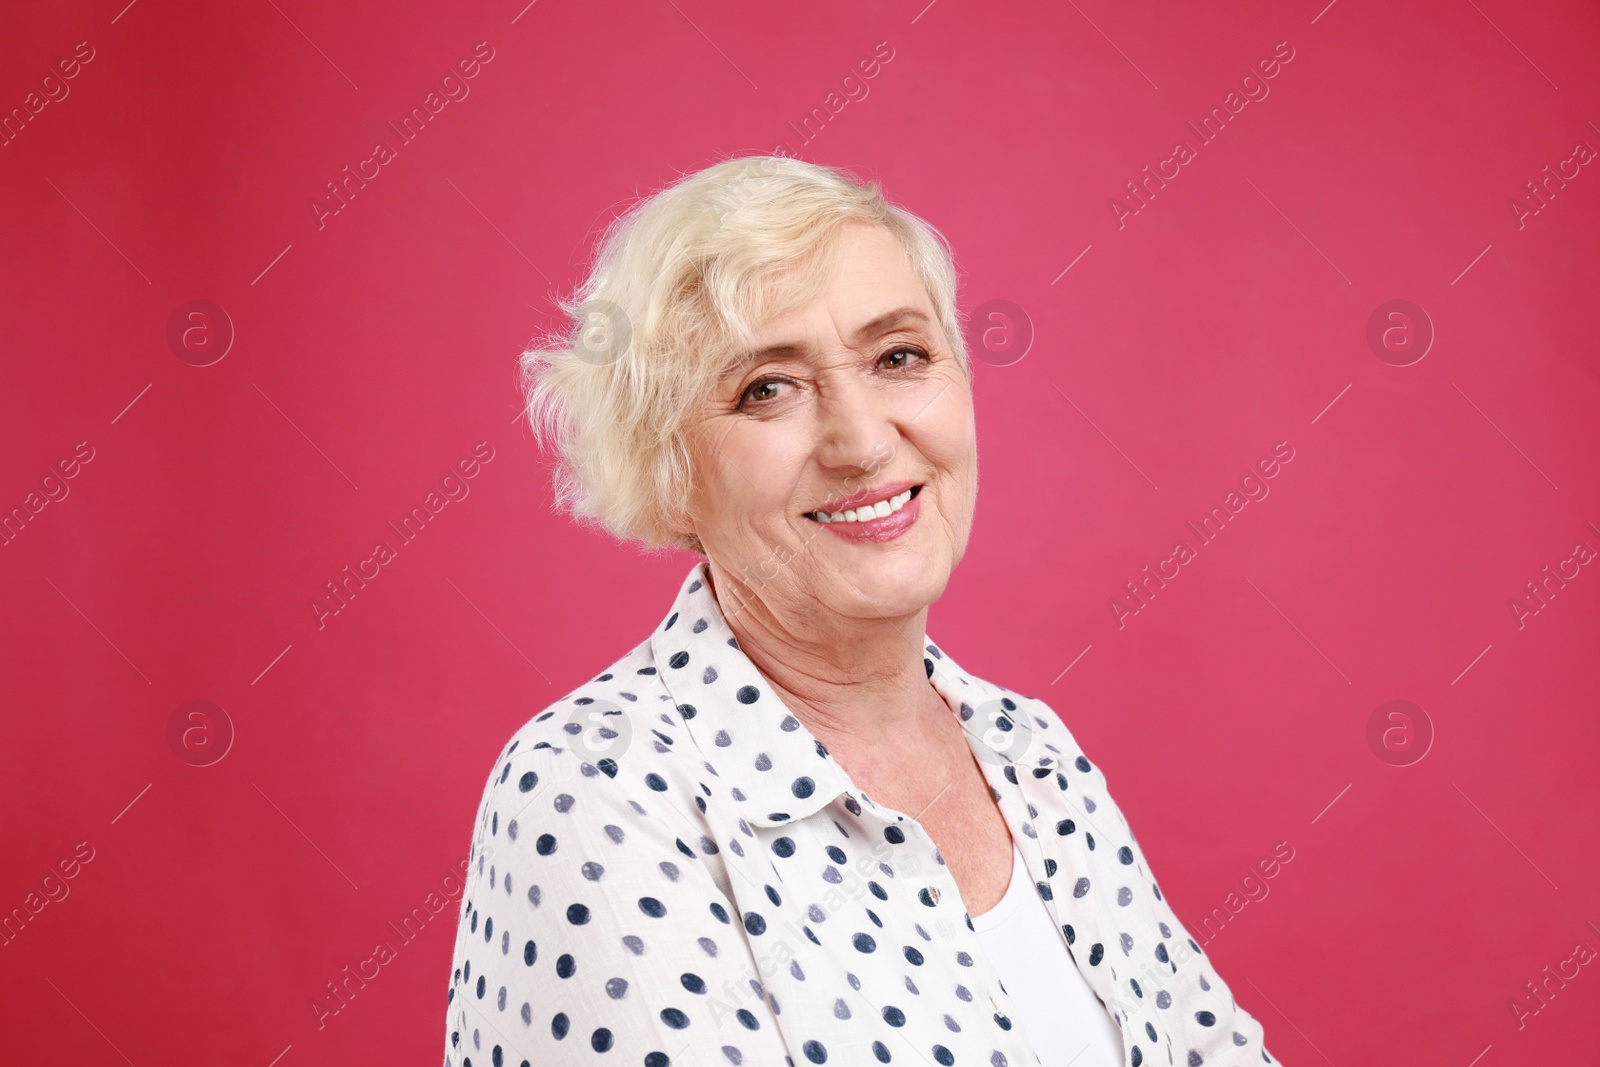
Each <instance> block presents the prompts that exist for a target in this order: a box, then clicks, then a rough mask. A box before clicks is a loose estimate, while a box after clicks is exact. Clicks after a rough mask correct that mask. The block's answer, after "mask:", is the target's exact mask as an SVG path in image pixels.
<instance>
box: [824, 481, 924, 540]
mask: <svg viewBox="0 0 1600 1067" xmlns="http://www.w3.org/2000/svg"><path fill="white" fill-rule="evenodd" d="M921 514H922V486H920V485H913V486H912V487H911V488H909V489H903V490H901V491H900V492H898V493H895V494H894V495H892V496H888V497H884V498H882V499H879V500H871V501H866V502H864V503H862V504H861V505H860V506H859V507H855V508H847V509H845V510H844V511H836V512H832V513H824V512H821V511H812V512H808V513H807V514H806V518H808V519H810V520H811V521H812V522H814V523H817V524H818V525H819V526H821V527H822V528H823V529H825V530H827V531H828V532H829V533H830V534H833V535H834V536H835V537H838V538H839V539H841V540H844V541H849V542H851V543H852V544H858V545H870V544H882V543H883V542H885V541H893V540H894V539H895V538H897V537H899V536H900V535H901V534H903V533H905V532H906V531H907V530H909V529H911V528H912V527H913V526H915V525H916V523H917V517H918V516H920V515H921Z"/></svg>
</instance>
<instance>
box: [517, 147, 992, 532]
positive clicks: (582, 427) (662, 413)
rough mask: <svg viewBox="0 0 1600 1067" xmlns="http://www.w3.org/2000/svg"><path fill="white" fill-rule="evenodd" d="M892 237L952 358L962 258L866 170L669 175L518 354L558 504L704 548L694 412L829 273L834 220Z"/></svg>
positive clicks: (749, 162) (957, 342) (608, 234)
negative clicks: (560, 324)
mask: <svg viewBox="0 0 1600 1067" xmlns="http://www.w3.org/2000/svg"><path fill="white" fill-rule="evenodd" d="M849 222H863V223H871V224H877V225H881V226H883V227H885V228H887V229H888V231H889V232H890V233H891V234H892V235H893V236H894V237H895V238H897V239H898V241H899V242H900V245H901V247H902V248H903V249H904V250H905V253H906V256H907V259H908V261H909V263H910V266H911V268H912V270H913V271H914V272H915V273H916V274H917V276H918V277H919V278H920V279H921V281H922V284H923V285H924V287H925V288H926V289H927V292H928V297H929V300H930V302H931V303H932V304H933V307H934V311H935V313H936V315H937V317H938V320H939V323H940V325H941V326H942V327H943V329H944V332H945V335H946V338H947V340H948V342H949V344H950V347H951V348H952V350H953V351H954V354H955V355H956V357H957V359H958V361H959V363H960V365H961V368H962V370H963V371H964V372H966V373H968V374H970V373H971V370H970V364H969V362H968V356H967V349H966V345H965V343H964V341H963V338H962V323H961V319H960V313H959V311H958V310H957V307H956V267H955V260H954V257H953V255H952V254H951V251H950V247H949V243H948V242H947V241H946V240H945V238H944V236H943V235H942V234H941V233H940V232H939V231H938V230H937V229H935V228H934V227H933V226H931V225H930V224H928V223H927V222H925V221H923V220H922V219H920V218H918V217H917V216H916V215H913V214H911V213H910V212H909V211H906V210H904V209H903V208H900V207H897V206H895V205H893V204H890V203H889V202H888V201H887V200H886V199H885V198H884V196H883V193H882V190H881V188H880V187H879V185H878V182H877V181H876V180H873V181H870V182H862V181H859V180H858V179H856V178H855V177H854V176H853V175H850V174H848V173H847V172H845V171H842V170H838V169H835V168H832V167H825V166H821V165H818V164H815V163H807V162H805V161H803V160H798V159H793V158H790V157H788V156H777V155H770V156H744V157H739V158H734V159H728V160H725V161H723V162H720V163H716V164H713V165H711V166H709V167H706V168H704V169H703V170H699V171H696V172H694V173H692V174H688V175H686V176H684V177H682V178H680V179H678V180H677V181H676V182H674V183H673V184H671V185H669V186H667V187H666V188H664V189H662V190H660V191H659V192H657V193H655V194H654V195H652V196H650V197H648V198H646V199H644V200H641V201H639V202H638V203H636V204H635V205H633V206H632V207H631V208H630V209H629V210H627V211H626V212H624V213H623V214H622V215H621V216H619V217H618V218H616V219H615V220H613V222H612V223H611V225H610V226H609V227H607V229H606V231H605V233H604V234H603V235H602V237H601V240H600V241H599V242H598V247H597V251H596V255H595V258H594V264H593V266H592V268H591V270H590V272H589V274H588V277H587V278H586V279H585V280H584V281H583V282H582V283H581V284H580V285H579V286H578V287H577V290H576V291H575V292H574V293H573V294H572V295H571V296H569V297H565V298H558V299H557V301H556V302H557V304H558V306H559V307H560V309H561V311H562V312H563V314H564V316H565V318H566V319H567V320H569V328H568V329H567V331H566V332H565V333H560V334H554V335H550V336H547V337H545V338H544V339H543V340H542V341H541V342H539V343H536V344H535V345H534V346H532V347H530V348H529V349H527V350H526V351H525V352H523V353H522V355H521V357H520V367H521V383H522V386H523V390H524V396H525V404H526V414H527V416H528V420H529V424H530V426H531V427H532V429H533V432H534V435H535V437H536V439H537V440H538V442H539V445H540V447H541V448H543V449H545V451H546V452H550V451H553V452H554V454H555V457H556V463H555V469H554V472H553V478H552V482H553V487H554V493H555V509H556V510H557V511H565V512H567V513H569V514H570V515H571V516H572V517H573V519H574V520H575V521H578V522H579V523H586V524H591V525H595V526H598V527H600V528H601V529H603V530H605V531H606V532H608V533H610V534H612V535H613V536H615V537H617V538H619V539H620V540H623V541H631V542H636V543H638V544H639V545H640V546H641V547H642V548H643V549H644V550H645V551H647V552H656V551H669V550H671V549H674V548H681V549H686V550H688V551H690V552H694V553H696V554H698V555H701V556H704V555H705V548H704V546H703V545H702V544H701V543H700V539H699V538H698V537H696V536H695V535H694V534H693V533H681V532H679V531H678V530H676V529H674V528H673V527H674V520H681V519H682V518H684V517H686V516H687V502H688V501H689V500H690V499H691V487H692V486H693V485H694V478H695V471H694V469H693V464H692V462H691V457H692V446H693V439H694V431H695V416H696V414H698V413H699V412H700V411H701V409H702V406H703V405H704V404H705V403H706V401H707V400H708V399H709V398H710V396H711V395H712V393H713V390H714V389H715V387H716V384H717V382H718V380H719V379H720V377H721V375H722V374H723V372H724V371H725V370H727V369H728V368H729V367H730V366H732V365H733V364H734V363H735V362H736V361H737V360H738V359H739V358H740V357H741V356H742V355H743V354H744V353H745V352H748V351H750V350H751V349H753V348H754V347H755V344H756V334H757V331H758V330H759V329H760V328H761V327H762V326H763V325H764V324H765V323H766V322H767V321H768V320H769V319H770V318H772V317H774V316H776V315H778V314H781V313H783V312H784V311H787V310H789V309H791V308H793V307H797V306H800V305H801V304H803V303H805V302H806V301H807V300H809V299H810V298H811V297H813V296H814V295H815V294H816V293H817V292H819V291H820V290H821V288H822V286H823V284H824V283H825V282H826V280H827V268H828V265H829V263H830V262H831V258H832V257H831V255H830V253H831V251H832V250H833V248H834V246H835V243H836V241H837V238H838V235H839V232H840V230H841V228H842V227H843V226H844V224H846V223H849Z"/></svg>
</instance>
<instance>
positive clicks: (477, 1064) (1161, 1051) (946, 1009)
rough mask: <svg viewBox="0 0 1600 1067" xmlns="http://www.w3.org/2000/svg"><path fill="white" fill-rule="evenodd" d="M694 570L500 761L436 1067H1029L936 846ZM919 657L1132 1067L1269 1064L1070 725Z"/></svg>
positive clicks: (1026, 1046) (927, 652) (1012, 1010)
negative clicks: (868, 781)
mask: <svg viewBox="0 0 1600 1067" xmlns="http://www.w3.org/2000/svg"><path fill="white" fill-rule="evenodd" d="M705 566H706V565H705V563H704V562H699V563H697V564H696V565H695V567H694V568H693V569H692V570H691V571H690V573H689V575H688V577H687V578H685V580H684V583H683V585H682V588H681V589H680V591H679V593H678V597H677V600H676V602H675V603H674V604H673V607H672V610H671V612H670V613H669V614H668V615H667V616H666V618H665V619H664V620H663V621H662V623H661V624H660V625H659V626H658V627H657V628H656V630H655V632H654V633H652V634H651V636H650V637H649V639H648V640H646V641H644V642H643V643H641V644H640V645H638V646H637V647H636V648H634V649H633V650H632V651H631V652H629V653H628V654H627V655H625V656H624V657H623V658H622V659H620V660H618V661H617V662H616V663H615V664H614V665H613V666H612V667H611V668H610V669H609V670H607V671H605V672H604V673H603V674H601V675H600V676H599V677H597V678H595V679H594V680H593V681H590V682H587V683H585V684H584V685H582V686H580V687H579V688H578V689H577V690H575V691H574V692H572V693H570V694H568V695H567V696H566V697H564V698H562V699H561V700H559V701H557V702H556V703H554V704H552V705H551V706H550V707H548V708H546V709H545V710H543V711H541V712H540V713H539V714H538V715H536V716H534V718H533V719H532V720H531V721H529V722H528V723H527V724H526V725H524V726H523V727H522V728H521V729H520V730H518V731H517V733H516V735H515V736H514V737H513V738H512V739H511V741H510V743H509V744H508V745H507V746H506V748H505V750H504V752H503V753H502V754H501V755H500V757H499V759H497V760H496V761H495V765H494V768H493V770H492V772H491V773H490V775H489V780H488V783H487V786H486V788H485V790H484V795H483V803H482V807H481V810H480V811H479V813H478V819H477V824H476V827H475V831H474V833H473V837H472V851H471V854H470V866H469V870H468V875H467V884H466V888H465V891H464V893H463V895H462V907H461V920H460V925H459V927H458V929H457V933H456V942H455V950H454V959H453V961H452V963H451V968H452V970H451V975H450V984H449V993H448V996H449V1006H448V1010H447V1019H446V1026H445V1063H446V1065H447V1067H507V1065H509V1067H528V1065H532V1067H550V1065H554V1064H563V1065H566V1064H588V1063H594V1064H618V1065H627V1067H640V1065H642V1067H668V1065H669V1064H670V1065H673V1067H701V1065H705V1067H724V1065H730V1064H731V1065H734V1067H740V1065H749V1067H781V1065H789V1067H804V1065H807V1064H825V1063H826V1064H836V1065H841V1067H855V1065H857V1064H873V1063H902V1064H908V1065H914V1067H923V1065H924V1064H939V1065H942V1067H951V1065H961V1067H979V1065H983V1067H1008V1065H1018V1067H1021V1065H1027V1067H1033V1065H1037V1064H1039V1062H1040V1060H1039V1057H1038V1055H1037V1054H1036V1053H1035V1050H1034V1048H1033V1047H1032V1045H1030V1043H1029V1040H1028V1037H1027V1035H1026V1034H1025V1033H1024V1032H1023V1030H1022V1027H1021V1025H1020V1023H1019V1022H1018V1021H1017V1019H1018V1014H1017V1011H1016V1007H1015V1004H1014V1003H1013V1001H1012V1000H1011V999H1010V997H1009V995H1008V994H1007V993H1006V991H1005V989H1004V988H1003V987H1002V985H1001V983H1000V980H999V977H998V975H997V973H996V972H995V970H994V968H993V965H992V963H991V962H990V960H989V959H988V958H987V957H986V956H985V955H984V951H983V946H982V944H981V943H980V941H979V938H978V935H977V933H976V932H975V931H974V930H973V927H972V923H971V921H970V918H969V915H968V911H967V907H966V904H965V903H964V902H963V901H962V899H961V893H960V890H959V889H957V887H956V883H955V881H954V879H953V878H952V877H951V876H950V872H949V871H948V870H947V869H946V867H945V863H944V859H943V857H942V856H940V855H939V850H938V849H937V847H935V845H934V843H933V840H932V839H931V838H930V837H929V836H928V835H927V833H926V832H925V831H924V830H923V829H922V827H921V825H919V824H918V823H917V822H916V821H915V820H914V819H913V818H911V817H910V816H908V815H906V814H905V813H903V812H899V811H896V810H894V809H893V808H891V807H888V806H887V805H884V804H879V803H877V802H875V801H874V800H873V799H872V798H871V797H870V796H868V795H867V794H866V793H865V792H863V791H862V790H861V789H859V788H858V787H857V786H856V785H855V783H854V782H852V781H851V779H850V777H849V775H848V774H847V773H846V772H845V770H844V768H843V767H842V766H841V765H840V764H838V763H837V762H835V761H834V759H833V758H832V757H831V756H830V755H829V754H828V750H827V749H826V748H824V747H823V745H822V743H821V742H820V741H818V740H817V739H816V737H815V736H813V735H812V734H811V732H810V731H808V730H807V729H806V728H805V726H803V725H802V724H801V723H800V721H799V720H798V719H796V718H795V716H794V715H792V714H790V713H789V711H788V709H787V707H786V706H785V705H784V704H783V702H782V701H781V699H780V698H779V697H778V696H777V695H776V694H775V693H774V692H773V691H772V689H771V688H770V687H769V686H768V684H767V682H766V679H765V678H764V677H763V676H762V675H761V673H760V672H759V671H758V670H757V669H756V668H755V665H754V664H753V663H751V661H750V660H749V658H748V657H746V656H745V655H744V653H743V652H742V651H740V649H739V644H738V641H737V640H736V639H735V638H734V636H733V633H732V631H731V630H730V629H729V628H728V625H727V622H726V621H725V620H724V618H723V615H722V612H721V611H720V609H719V608H718V605H717V602H716V600H715V598H714V597H713V596H712V595H711V593H710V590H709V589H708V587H707V586H706V584H705V578H706V572H705ZM923 645H924V663H925V665H926V668H927V671H928V679H929V681H930V683H931V684H932V685H933V686H934V688H935V689H936V690H937V691H938V693H939V694H940V695H941V696H942V697H944V699H945V702H946V703H947V704H948V705H949V706H950V709H951V713H952V714H955V715H959V716H960V718H961V720H962V722H963V723H964V725H965V728H966V734H967V739H968V743H969V745H971V747H972V750H973V753H974V755H975V756H976V758H977V760H978V765H979V767H980V768H981V769H982V770H983V773H984V775H985V777H986V778H987V779H988V782H989V786H990V788H991V790H992V791H993V793H994V796H995V799H996V803H997V805H998V807H999V810H1000V812H1001V814H1002V816H1003V817H1004V818H1005V821H1006V823H1007V824H1008V825H1009V827H1010V829H1011V834H1012V837H1013V838H1014V840H1015V841H1016V843H1017V846H1018V848H1019V849H1020V850H1021V853H1022V857H1023V860H1024V861H1025V863H1026V866H1027V874H1028V876H1029V879H1030V880H1031V881H1032V882H1033V883H1034V888H1035V889H1036V891H1037V892H1038V894H1039V896H1040V898H1041V899H1042V900H1043V901H1044V903H1045V906H1046V908H1047V909H1048V910H1049V912H1050V916H1051V918H1052V920H1053V922H1054V924H1055V927H1056V929H1057V930H1058V931H1059V933H1060V936H1061V938H1062V940H1063V941H1064V943H1065V944H1066V945H1067V946H1068V948H1069V950H1070V951H1071V954H1072V958H1073V960H1074V961H1075V962H1076V964H1077V966H1078V968H1079V970H1080V971H1081V972H1082V974H1083V976H1084V978H1085V980H1086V981H1087V982H1088V983H1089V985H1090V987H1091V988H1092V989H1093V990H1094V992H1095V994H1096V996H1098V997H1099V998H1100V1000H1101V1001H1102V1002H1103V1003H1104V1005H1105V1006H1106V1009H1107V1010H1108V1011H1109V1012H1110V1013H1111V1016H1112V1018H1113V1019H1114V1020H1115V1021H1116V1023H1117V1025H1118V1026H1119V1027H1120V1029H1121V1031H1122V1036H1123V1047H1124V1051H1125V1053H1126V1057H1127V1064H1128V1065H1131V1067H1140V1065H1141V1064H1145V1063H1149V1064H1159V1065H1161V1067H1171V1065H1188V1067H1200V1065H1202V1064H1211V1065H1213V1067H1245V1065H1248V1064H1260V1063H1274V1062H1276V1061H1275V1060H1274V1059H1273V1057H1272V1056H1271V1055H1269V1054H1268V1052H1267V1049H1266V1047H1265V1045H1264V1039H1263V1034H1262V1028H1261V1024H1260V1023H1259V1022H1257V1021H1256V1019H1255V1018H1254V1017H1252V1016H1251V1015H1250V1014H1248V1013H1247V1012H1246V1011H1245V1010H1244V1009H1243V1008H1241V1007H1240V1006H1238V1005H1237V1004H1236V1003H1235V1002H1234V999H1233V996H1232V994H1231V993H1230V992H1229V990H1228V987H1227V985H1226V984H1224V983H1223V981H1222V979H1221V978H1220V977H1219V976H1218V975H1217V973H1216V971H1215V970H1213V969H1212V967H1211V961H1210V959H1209V958H1208V957H1207V956H1206V955H1205V954H1204V953H1202V952H1201V950H1200V946H1199V945H1198V944H1196V943H1195V941H1194V940H1193V939H1192V938H1191V937H1190V936H1189V934H1188V932H1187V931H1185V930H1184V928H1183V927H1182V926H1181V925H1180V924H1179V922H1178V919H1177V917H1176V916H1175V915H1174V914H1173V912H1172V909H1171V908H1170V907H1168V905H1167V902H1166V899H1165V898H1164V897H1163V896H1162V893H1161V890H1160V888H1158V886H1157V884H1156V881H1155V876H1154V875H1153V874H1152V873H1151V871H1150V869H1149V867H1148V866H1147V865H1146V863H1145V860H1144V856H1143V854H1142V853H1141V852H1140V850H1139V846H1138V844H1137V843H1136V842H1135V841H1134V838H1133V834H1132V832H1131V831H1130V830H1129V828H1128V825H1127V822H1126V821H1125V820H1124V819H1123V817H1122V813H1121V812H1120V811H1119V810H1118V809H1117V806H1116V804H1115V803H1114V802H1113V801H1112V799H1111V796H1110V794H1109V793H1108V792H1107V791H1106V780H1105V776H1104V775H1103V774H1101V772H1100V770H1099V768H1098V767H1096V766H1095V765H1094V764H1092V763H1091V762H1090V761H1089V760H1088V759H1087V758H1086V757H1085V756H1084V754H1083V752H1082V751H1081V750H1080V749H1079V747H1078V745H1077V743H1076V742H1075V741H1074V740H1073V738H1072V734H1071V733H1070V732H1068V730H1067V728H1066V727H1065V726H1064V725H1063V724H1062V723H1061V721H1060V719H1058V718H1057V717H1056V714H1055V712H1054V711H1052V710H1051V709H1050V707H1049V706H1048V705H1046V704H1045V703H1044V702H1043V701H1041V700H1037V699H1034V698H1031V697H1025V696H1022V695H1020V694H1018V693H1014V692H1011V691H1010V690H1007V689H1004V688H1002V687H1000V686H998V685H994V684H992V683H990V682H986V681H984V680H982V679H980V678H977V677H974V676H973V675H970V674H968V673H966V672H965V671H963V670H962V669H961V668H960V667H959V666H957V665H956V663H955V662H954V661H953V660H951V659H950V657H949V656H948V655H946V654H945V653H944V652H943V651H942V650H941V649H939V648H938V647H937V646H935V645H934V644H933V642H931V641H928V640H924V643H923Z"/></svg>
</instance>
